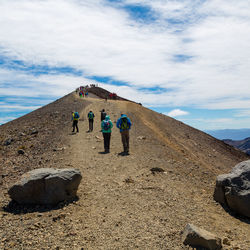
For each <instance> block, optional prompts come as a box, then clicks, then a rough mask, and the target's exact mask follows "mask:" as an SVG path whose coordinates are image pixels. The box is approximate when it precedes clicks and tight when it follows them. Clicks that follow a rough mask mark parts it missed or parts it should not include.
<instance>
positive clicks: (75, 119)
mask: <svg viewBox="0 0 250 250" xmlns="http://www.w3.org/2000/svg"><path fill="white" fill-rule="evenodd" d="M79 118H80V116H79V114H78V112H75V111H72V121H73V124H72V127H73V131H72V133H74V132H75V128H76V132H77V133H78V132H79V129H78V120H79Z"/></svg>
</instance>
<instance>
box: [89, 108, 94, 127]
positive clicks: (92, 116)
mask: <svg viewBox="0 0 250 250" xmlns="http://www.w3.org/2000/svg"><path fill="white" fill-rule="evenodd" d="M94 117H95V115H94V113H93V112H92V111H91V110H90V111H89V113H88V119H89V132H91V131H93V123H94Z"/></svg>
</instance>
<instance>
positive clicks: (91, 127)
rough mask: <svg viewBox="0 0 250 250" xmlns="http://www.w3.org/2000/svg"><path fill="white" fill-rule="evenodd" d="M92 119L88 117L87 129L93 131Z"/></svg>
mask: <svg viewBox="0 0 250 250" xmlns="http://www.w3.org/2000/svg"><path fill="white" fill-rule="evenodd" d="M93 123H94V119H89V131H93Z"/></svg>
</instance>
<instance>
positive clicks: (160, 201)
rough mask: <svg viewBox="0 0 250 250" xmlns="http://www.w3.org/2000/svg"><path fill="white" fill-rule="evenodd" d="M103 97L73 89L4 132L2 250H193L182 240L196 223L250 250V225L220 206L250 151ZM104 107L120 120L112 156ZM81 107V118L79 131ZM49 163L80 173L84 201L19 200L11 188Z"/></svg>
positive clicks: (0, 141)
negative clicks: (125, 138)
mask: <svg viewBox="0 0 250 250" xmlns="http://www.w3.org/2000/svg"><path fill="white" fill-rule="evenodd" d="M93 92H94V91H92V94H90V96H89V97H88V98H79V96H78V95H76V94H75V93H71V94H69V95H67V96H65V97H63V98H61V99H59V100H57V101H55V102H54V103H51V104H49V105H47V106H45V107H43V108H41V109H38V110H36V111H33V112H32V113H30V114H28V115H26V116H23V117H21V118H19V119H17V120H14V121H12V122H9V123H7V124H4V125H2V126H0V145H1V146H0V191H1V196H0V249H169V250H172V249H191V248H189V247H188V246H184V245H183V243H182V240H181V231H182V230H183V229H184V227H185V225H186V224H187V223H193V224H195V225H197V226H199V227H201V228H203V229H206V230H208V231H210V232H212V233H214V234H216V235H218V236H219V237H221V239H222V240H223V242H224V245H223V247H224V248H223V249H235V250H236V249H242V250H247V249H250V220H249V219H246V218H242V217H239V216H237V215H235V214H232V213H228V211H226V210H225V209H224V208H223V207H222V206H221V205H220V204H218V203H216V202H215V201H214V200H213V191H214V186H215V179H216V176H217V175H219V174H222V173H228V172H230V170H231V168H232V167H234V165H236V164H237V163H239V162H240V161H243V160H246V159H248V157H247V155H245V154H244V153H242V152H240V151H237V150H235V149H233V148H232V147H231V146H228V145H226V144H225V143H223V142H222V141H219V140H216V139H214V138H213V137H211V136H209V135H207V134H205V133H203V132H201V131H199V130H196V129H194V128H191V127H189V126H187V125H185V124H183V123H181V122H179V121H176V120H174V119H172V118H170V117H167V116H165V115H161V114H158V113H156V112H154V111H152V110H149V109H147V108H144V107H143V106H141V105H139V104H136V103H132V102H129V101H122V100H108V101H105V100H104V99H102V98H99V97H98V96H97V95H98V92H96V94H97V95H94V94H93ZM103 108H104V109H105V110H106V111H107V114H109V115H110V117H111V120H112V121H113V122H114V128H113V130H112V135H111V149H110V150H111V152H110V153H109V154H102V152H103V151H104V147H103V138H102V133H101V132H100V110H101V109H103ZM72 110H77V111H79V113H80V116H81V118H80V121H79V129H80V132H79V133H74V134H72V132H71V130H72V124H71V123H72V122H71V111H72ZM89 110H92V111H93V112H94V113H95V122H94V131H93V132H91V133H88V132H87V131H88V121H87V113H88V111H89ZM121 113H125V114H127V115H128V116H129V118H130V119H131V121H132V128H131V130H130V145H131V146H130V155H128V156H122V155H120V154H119V153H121V152H122V149H123V148H122V143H121V137H120V133H119V130H118V129H117V128H116V127H115V121H116V120H117V119H118V118H119V116H120V114H121ZM7 139H10V145H4V144H5V142H6V140H7ZM19 149H22V150H23V151H24V154H18V150H19ZM41 167H49V168H52V167H53V168H77V169H79V170H80V171H81V173H82V176H83V178H82V181H81V183H80V186H79V189H78V199H76V200H75V201H73V202H72V203H67V204H66V203H63V202H62V203H60V204H58V206H56V207H46V206H21V205H18V204H16V203H15V202H11V200H10V198H9V196H8V193H7V192H8V187H9V186H10V185H12V184H13V183H14V182H15V181H16V180H17V179H19V178H20V176H21V174H23V173H25V172H27V171H29V170H32V169H35V168H41ZM152 168H158V169H159V170H161V172H157V171H156V172H155V171H151V169H152ZM156 170H157V169H156Z"/></svg>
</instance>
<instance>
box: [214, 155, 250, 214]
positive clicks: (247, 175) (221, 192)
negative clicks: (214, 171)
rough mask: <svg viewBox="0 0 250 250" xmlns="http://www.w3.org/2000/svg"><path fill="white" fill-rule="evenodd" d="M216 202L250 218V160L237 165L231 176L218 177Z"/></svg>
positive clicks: (215, 193)
mask: <svg viewBox="0 0 250 250" xmlns="http://www.w3.org/2000/svg"><path fill="white" fill-rule="evenodd" d="M214 200H215V201H218V202H220V203H221V204H222V205H226V206H228V207H229V208H230V209H231V210H233V211H235V212H237V213H239V214H241V215H244V216H247V217H250V160H248V161H243V162H241V163H239V164H237V165H236V166H235V167H234V168H233V169H232V171H231V173H229V174H223V175H219V176H217V178H216V187H215V190H214Z"/></svg>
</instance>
